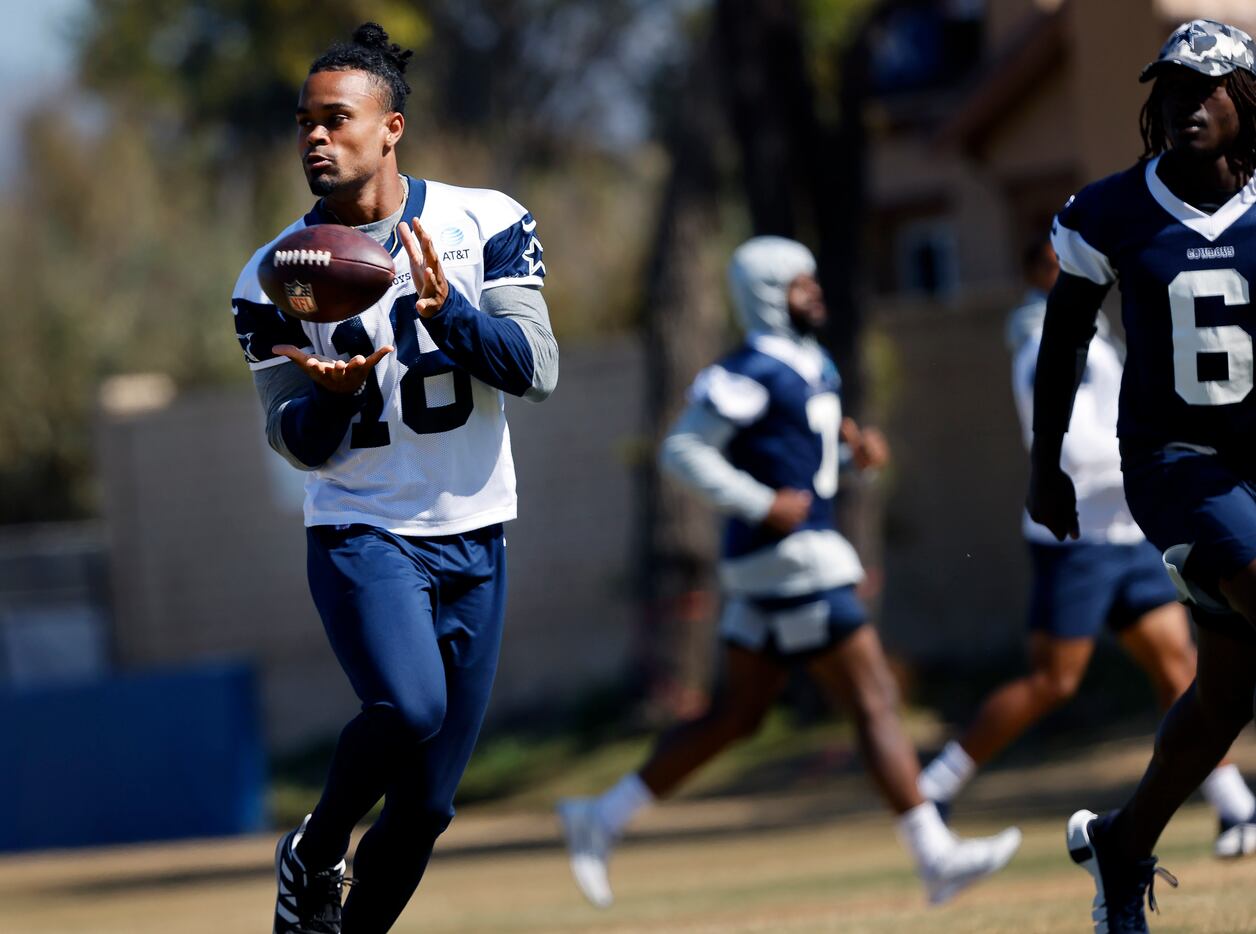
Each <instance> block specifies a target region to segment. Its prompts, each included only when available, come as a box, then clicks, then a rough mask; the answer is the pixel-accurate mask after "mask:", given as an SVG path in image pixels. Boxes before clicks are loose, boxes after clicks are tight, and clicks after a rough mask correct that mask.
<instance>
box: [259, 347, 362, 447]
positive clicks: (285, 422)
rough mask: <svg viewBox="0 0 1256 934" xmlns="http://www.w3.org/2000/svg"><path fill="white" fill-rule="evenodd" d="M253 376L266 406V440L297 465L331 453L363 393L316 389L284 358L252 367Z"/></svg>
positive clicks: (360, 402)
mask: <svg viewBox="0 0 1256 934" xmlns="http://www.w3.org/2000/svg"><path fill="white" fill-rule="evenodd" d="M253 382H254V385H255V386H256V387H257V391H258V395H259V396H261V399H262V405H263V406H264V407H265V409H266V440H267V442H268V443H269V444H270V446H271V447H272V448H273V449H274V450H275V452H276V453H278V454H279V455H280V456H281V457H283V458H284V460H286V461H287V462H288V463H290V464H291V465H292V466H293V467H296V468H297V469H298V470H317V469H318V468H319V467H321V466H322V465H323V464H325V463H326V462H327V460H328V458H330V457H331V456H332V455H333V454H334V453H336V449H337V448H339V447H340V442H341V441H342V440H343V439H344V436H345V432H346V431H348V430H349V423H350V422H352V421H353V417H354V416H355V415H357V413H358V412H360V411H361V409H362V405H363V403H364V402H365V399H366V396H365V394H364V393H358V394H356V395H344V394H340V393H332V392H328V391H327V390H325V389H321V388H319V387H317V386H315V385H314V384H313V383H311V382H310V379H309V377H308V376H306V375H305V374H304V373H302V372H301V371H300V370H298V369H297V368H296V367H294V366H290V365H287V364H283V365H280V366H277V367H271V368H270V369H266V370H259V371H257V372H255V373H254V374H253Z"/></svg>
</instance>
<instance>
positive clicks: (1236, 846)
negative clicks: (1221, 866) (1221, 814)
mask: <svg viewBox="0 0 1256 934" xmlns="http://www.w3.org/2000/svg"><path fill="white" fill-rule="evenodd" d="M1220 823H1221V829H1220V832H1219V833H1218V834H1217V842H1216V843H1215V844H1213V848H1212V852H1213V853H1214V854H1215V855H1217V856H1219V857H1220V858H1221V859H1237V858H1238V857H1240V856H1251V855H1252V854H1253V853H1256V816H1253V817H1251V818H1249V819H1248V820H1245V821H1239V822H1238V823H1230V822H1229V821H1224V820H1223V821H1221V822H1220Z"/></svg>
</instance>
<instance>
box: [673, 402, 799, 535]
mask: <svg viewBox="0 0 1256 934" xmlns="http://www.w3.org/2000/svg"><path fill="white" fill-rule="evenodd" d="M735 432H736V428H735V426H733V425H731V424H729V423H728V422H727V421H725V420H724V419H721V418H720V417H719V416H717V415H715V414H714V413H712V412H710V411H709V410H707V409H706V408H705V406H703V405H701V404H700V403H695V404H693V405H691V406H690V407H689V408H688V409H686V410H685V412H684V414H683V415H682V416H681V417H680V420H679V421H678V422H677V423H676V426H675V427H674V428H673V429H672V430H671V432H670V433H669V434H668V436H667V437H666V438H665V439H663V444H662V447H661V448H660V450H659V465H660V466H661V467H662V468H663V469H664V470H665V471H666V472H667V473H668V474H669V475H671V476H672V477H674V478H675V479H676V480H678V481H679V482H680V483H682V484H684V486H686V487H687V488H688V489H689V490H691V491H692V492H693V493H695V494H697V495H698V496H699V497H700V498H702V499H703V500H705V501H706V502H707V503H709V504H710V505H711V506H712V507H714V508H715V509H717V510H719V511H720V512H722V513H726V514H729V515H734V516H737V517H738V518H741V519H744V520H745V521H747V522H751V523H758V522H761V521H762V520H763V517H764V516H766V515H767V514H768V510H769V509H770V508H771V507H772V501H773V499H774V498H775V496H776V491H775V490H773V489H772V488H771V487H770V486H767V485H766V484H763V483H760V482H759V481H758V480H756V479H755V478H754V477H752V476H750V474H748V473H746V472H745V471H743V470H738V469H737V468H736V467H734V466H733V465H732V464H730V463H729V462H728V459H727V458H725V457H724V454H723V451H722V448H723V447H724V445H725V444H727V443H728V441H729V440H730V439H731V438H732V436H733V434H734V433H735Z"/></svg>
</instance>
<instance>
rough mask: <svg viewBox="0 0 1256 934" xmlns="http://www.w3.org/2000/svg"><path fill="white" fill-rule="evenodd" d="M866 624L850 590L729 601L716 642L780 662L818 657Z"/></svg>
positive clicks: (835, 589) (862, 611)
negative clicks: (763, 655)
mask: <svg viewBox="0 0 1256 934" xmlns="http://www.w3.org/2000/svg"><path fill="white" fill-rule="evenodd" d="M867 621H868V611H867V610H866V609H865V608H864V605H863V603H862V602H861V601H860V599H859V598H858V597H857V596H855V588H854V586H853V585H847V586H845V587H834V588H833V589H831V590H822V591H819V592H817V593H809V594H802V595H801V596H797V597H744V596H737V597H729V598H728V601H727V603H726V604H725V606H724V615H723V617H722V618H721V619H720V636H721V637H722V638H723V639H724V641H726V642H731V643H733V644H734V645H739V646H741V647H742V648H744V649H749V650H750V651H752V652H766V653H770V654H773V655H778V656H782V657H788V656H800V655H808V654H810V653H813V652H820V651H823V650H824V649H827V648H829V647H830V646H833V645H836V644H837V643H839V642H841V641H842V640H843V639H845V638H846V637H847V636H849V635H850V634H851V633H853V632H854V631H855V630H856V629H858V628H859V627H860V626H862V625H863V624H864V623H866V622H867Z"/></svg>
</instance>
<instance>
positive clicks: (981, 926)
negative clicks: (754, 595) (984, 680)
mask: <svg viewBox="0 0 1256 934" xmlns="http://www.w3.org/2000/svg"><path fill="white" fill-rule="evenodd" d="M1147 749H1148V746H1147V740H1146V739H1145V738H1144V739H1139V740H1123V741H1119V742H1109V743H1101V744H1095V745H1092V746H1090V747H1088V748H1086V749H1085V750H1082V751H1081V752H1078V753H1075V754H1074V755H1072V756H1070V757H1069V758H1068V759H1067V760H1065V759H1057V760H1056V761H1054V762H1053V763H1051V764H1050V765H1031V766H1024V767H1016V768H1008V769H1003V770H1000V771H998V772H994V773H991V774H990V775H988V776H984V777H982V778H980V779H979V780H978V781H977V782H976V783H975V784H974V786H973V788H972V789H971V791H972V794H971V795H969V796H968V797H966V798H965V800H964V805H963V807H962V809H961V810H960V811H959V812H958V814H957V828H958V829H959V830H961V831H962V832H964V833H984V832H992V831H994V830H996V829H997V828H998V827H1000V826H1002V825H1003V823H1004V822H1006V821H1013V820H1014V821H1015V822H1017V823H1019V824H1020V826H1021V827H1022V829H1023V830H1024V831H1025V837H1026V839H1025V844H1024V846H1023V847H1022V849H1021V852H1020V853H1019V854H1018V855H1017V857H1016V859H1015V860H1014V861H1013V862H1012V864H1011V866H1010V867H1009V868H1008V869H1007V870H1006V871H1005V872H1004V873H1002V874H1001V875H1000V876H998V877H996V878H994V879H992V880H989V881H987V882H986V883H983V884H982V885H980V886H978V887H976V888H974V889H972V890H970V891H968V892H967V893H965V894H964V895H962V896H961V897H960V898H959V899H957V900H956V901H955V902H954V903H952V904H951V905H949V906H946V907H944V908H940V909H928V908H926V907H925V905H924V900H923V896H922V895H921V891H920V889H919V887H918V884H917V882H916V880H915V877H914V876H913V874H912V872H911V869H910V866H909V864H908V862H907V859H906V857H905V856H904V854H903V852H902V851H901V850H900V848H899V847H898V845H897V843H896V841H895V839H894V837H893V834H892V823H891V821H890V819H889V818H888V817H887V816H885V815H884V814H883V813H882V812H881V811H880V810H879V809H878V808H877V807H876V803H875V800H874V799H873V797H872V794H871V792H870V791H869V790H868V789H867V788H866V786H865V785H864V783H863V782H862V780H861V779H860V778H859V776H858V775H856V774H852V772H851V770H849V769H842V768H839V769H837V770H836V773H837V774H832V773H830V774H829V775H827V776H816V777H813V778H806V779H803V780H801V781H795V782H793V783H792V786H791V788H790V790H789V791H788V792H787V793H779V792H777V793H757V794H753V795H734V796H727V795H720V796H714V797H702V798H687V799H682V800H680V801H677V802H675V803H670V804H667V805H665V806H663V807H659V808H656V809H654V810H653V811H652V812H651V813H649V814H648V815H646V816H645V818H644V819H643V820H642V821H641V823H640V826H639V828H637V832H636V833H634V834H633V835H632V837H631V838H630V839H629V841H628V842H627V843H626V844H625V845H624V846H623V847H622V848H621V849H620V850H619V851H618V852H617V854H616V858H615V860H614V863H613V882H614V884H615V887H616V893H617V902H616V904H615V906H614V907H613V908H611V909H610V910H608V911H604V912H600V911H597V910H595V909H593V908H591V907H589V906H587V905H586V904H585V903H584V902H583V901H582V900H581V898H580V896H579V895H578V894H577V892H576V890H575V887H574V886H573V884H572V883H571V881H570V879H569V878H568V875H567V867H566V859H565V856H564V853H563V851H562V849H561V847H560V845H559V842H558V836H557V831H556V826H555V824H554V822H553V820H552V818H551V817H550V815H549V814H548V813H546V812H545V811H542V810H539V809H538V808H537V807H535V806H534V805H527V806H524V807H522V808H521V809H515V808H503V807H502V806H501V805H496V806H479V807H470V808H466V809H464V811H463V813H462V814H461V815H460V817H459V818H458V820H456V821H455V822H454V825H453V827H451V829H450V831H449V833H448V834H447V835H446V836H445V838H444V839H443V840H442V843H441V846H440V847H439V848H438V851H437V856H436V858H435V859H434V861H433V864H432V867H431V869H430V871H429V873H428V876H427V879H426V880H425V882H424V885H423V888H422V889H421V890H420V893H419V895H418V896H417V897H416V899H415V901H414V902H413V903H412V904H411V906H410V908H409V910H408V911H407V913H406V914H405V916H404V917H403V918H402V920H401V922H400V923H399V924H398V925H397V927H396V929H395V930H396V931H398V932H402V934H405V932H419V931H423V932H433V934H435V932H441V934H453V932H496V931H503V932H576V931H600V932H615V934H626V932H647V931H648V932H650V934H665V932H751V931H754V932H760V931H762V932H775V931H783V932H801V931H842V932H895V934H898V932H901V931H919V932H1003V931H1007V932H1017V934H1031V932H1057V931H1087V930H1089V927H1088V921H1089V915H1088V911H1089V901H1090V897H1091V894H1092V888H1091V885H1090V882H1089V878H1088V877H1087V876H1086V875H1085V874H1084V873H1082V872H1080V871H1078V870H1077V869H1076V868H1074V867H1073V865H1072V864H1071V863H1070V862H1069V861H1068V858H1067V856H1066V854H1065V852H1064V846H1063V825H1064V819H1065V818H1066V817H1067V815H1068V813H1069V811H1070V810H1072V809H1073V808H1075V807H1080V806H1091V807H1094V808H1096V809H1098V808H1101V807H1105V806H1108V805H1110V804H1112V803H1113V802H1114V801H1117V800H1119V799H1120V797H1121V796H1122V795H1123V794H1124V793H1125V790H1126V789H1128V787H1129V783H1130V782H1131V781H1132V780H1133V778H1134V777H1136V776H1137V774H1138V772H1139V770H1140V769H1141V767H1142V764H1143V761H1144V759H1145V756H1146V753H1147ZM1254 753H1256V750H1253V749H1252V747H1251V744H1250V742H1245V744H1244V745H1243V746H1242V747H1241V748H1240V750H1239V759H1240V763H1241V764H1242V765H1244V766H1246V767H1247V772H1248V774H1249V775H1252V774H1253V768H1252V766H1254V765H1256V754H1254ZM516 807H517V806H516ZM1018 817H1019V818H1021V819H1019V820H1017V818H1018ZM1213 832H1214V826H1213V820H1212V816H1211V814H1210V813H1209V812H1208V811H1207V810H1206V809H1205V808H1204V807H1203V806H1202V805H1199V804H1192V805H1190V806H1189V807H1188V808H1187V809H1185V810H1184V811H1183V812H1182V813H1181V814H1179V815H1178V817H1177V818H1176V819H1175V821H1174V823H1173V824H1172V825H1171V826H1170V828H1169V831H1168V833H1167V834H1166V836H1165V838H1164V840H1162V843H1161V846H1160V850H1159V853H1160V856H1161V859H1162V862H1163V864H1165V865H1167V866H1168V867H1169V868H1170V869H1172V870H1173V871H1174V872H1175V873H1176V874H1177V875H1178V876H1179V878H1180V879H1181V881H1182V887H1181V888H1180V889H1178V890H1176V891H1174V890H1171V889H1170V888H1169V887H1168V886H1167V885H1164V884H1163V883H1161V884H1160V885H1159V886H1158V889H1157V892H1158V895H1159V898H1160V902H1161V910H1162V914H1161V915H1160V916H1159V918H1155V919H1153V930H1154V931H1156V932H1158V934H1162V932H1185V931H1192V932H1194V931H1199V932H1238V931H1252V930H1256V858H1254V859H1252V860H1249V861H1245V862H1236V863H1221V862H1218V861H1216V860H1214V859H1213V858H1212V857H1211V856H1210V847H1211V843H1212V836H1213ZM273 845H274V838H273V837H271V836H261V837H254V838H245V839H236V840H223V841H203V842H190V843H179V844H167V845H160V846H137V847H122V848H115V849H110V850H96V851H81V852H74V853H62V854H55V853H53V854H39V855H35V856H31V855H25V856H17V857H8V858H5V859H3V860H0V904H3V905H4V919H3V923H0V930H3V931H5V932H13V934H28V932H29V934H36V932H39V934H51V932H92V934H115V932H116V934H150V932H151V934H157V932H162V934H166V932H171V931H178V932H180V934H227V932H263V931H269V930H270V928H269V916H270V911H271V905H272V899H273V897H274V895H273V892H274V889H273V881H272V876H271V873H272V871H273V870H272V862H271V861H272V849H273Z"/></svg>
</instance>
